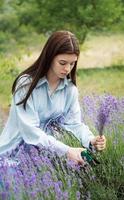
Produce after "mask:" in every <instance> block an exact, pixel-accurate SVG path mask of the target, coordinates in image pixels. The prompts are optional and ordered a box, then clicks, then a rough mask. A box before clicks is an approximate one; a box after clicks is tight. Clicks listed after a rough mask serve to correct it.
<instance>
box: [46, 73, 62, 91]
mask: <svg viewBox="0 0 124 200" xmlns="http://www.w3.org/2000/svg"><path fill="white" fill-rule="evenodd" d="M46 78H47V80H48V83H49V87H50V90H51V91H52V92H54V91H55V90H56V88H57V87H58V85H59V83H60V78H58V77H57V76H54V75H50V74H49V73H48V74H47V76H46Z"/></svg>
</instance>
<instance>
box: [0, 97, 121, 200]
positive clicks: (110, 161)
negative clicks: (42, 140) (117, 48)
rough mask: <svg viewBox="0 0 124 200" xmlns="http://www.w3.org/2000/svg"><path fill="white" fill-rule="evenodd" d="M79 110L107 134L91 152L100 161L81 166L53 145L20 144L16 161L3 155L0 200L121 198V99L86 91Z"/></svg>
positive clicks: (86, 120) (98, 130)
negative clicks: (102, 147) (101, 149)
mask: <svg viewBox="0 0 124 200" xmlns="http://www.w3.org/2000/svg"><path fill="white" fill-rule="evenodd" d="M81 109H82V121H83V122H84V123H86V124H88V125H89V127H90V129H91V130H92V131H93V132H94V133H95V134H97V135H98V134H99V133H103V134H105V135H106V138H107V148H106V150H105V151H104V152H96V153H95V156H96V158H97V159H98V160H99V161H100V164H99V165H97V166H95V167H90V166H89V165H87V168H85V169H84V167H82V166H76V165H75V164H74V163H72V162H70V161H67V159H66V157H64V156H63V157H59V156H58V155H57V154H55V153H53V152H51V150H45V149H44V148H41V149H39V148H35V147H34V146H33V145H32V146H30V147H27V146H26V145H22V146H21V147H20V151H19V152H18V158H19V159H20V160H21V162H20V163H18V162H17V161H16V160H15V162H14V163H10V162H9V164H8V162H7V161H5V160H4V158H2V157H1V165H0V182H1V184H0V199H1V200H17V199H18V200H22V199H23V200H33V199H35V200H55V199H56V200H57V199H59V200H65V199H70V200H75V199H77V200H79V199H81V200H82V199H87V200H90V199H91V200H96V199H99V200H106V199H107V200H109V199H111V200H117V199H119V200H122V199H124V125H123V124H124V98H117V97H115V96H112V95H109V94H104V95H90V96H85V97H83V99H81ZM64 139H65V143H69V144H72V145H73V146H76V145H78V144H79V143H78V142H77V141H76V140H75V139H74V138H70V141H69V137H66V136H65V138H64ZM79 145H80V144H79ZM13 154H14V152H13ZM2 163H3V165H2ZM5 163H6V164H5ZM8 165H9V166H8ZM1 175H2V176H1Z"/></svg>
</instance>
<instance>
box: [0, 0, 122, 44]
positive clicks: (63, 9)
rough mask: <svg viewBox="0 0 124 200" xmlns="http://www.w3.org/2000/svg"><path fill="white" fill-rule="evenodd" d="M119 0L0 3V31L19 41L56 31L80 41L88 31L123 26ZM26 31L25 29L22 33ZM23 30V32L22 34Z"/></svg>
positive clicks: (12, 0)
mask: <svg viewBox="0 0 124 200" xmlns="http://www.w3.org/2000/svg"><path fill="white" fill-rule="evenodd" d="M123 21H124V3H123V1H121V0H109V1H108V0H99V1H97V0H87V1H86V0H84V1H81V0H76V1H75V2H73V0H63V1H61V3H60V1H58V0H52V1H51V0H47V1H45V0H42V1H41V0H27V1H23V0H22V1H21V0H17V1H14V0H10V1H1V3H0V30H1V31H2V32H7V33H9V34H10V33H11V34H13V35H14V37H16V39H19V38H20V37H23V36H22V35H24V34H25V35H27V34H30V33H31V32H32V31H34V32H37V33H45V34H49V33H51V31H55V30H58V29H67V30H70V31H73V32H74V33H76V35H77V36H78V38H79V39H80V42H83V41H84V40H85V38H86V35H87V33H88V31H90V30H104V29H107V30H109V29H110V27H111V26H113V25H114V26H117V25H118V23H119V24H120V26H122V25H123V23H122V22H123ZM26 29H27V30H26ZM23 31H24V32H23Z"/></svg>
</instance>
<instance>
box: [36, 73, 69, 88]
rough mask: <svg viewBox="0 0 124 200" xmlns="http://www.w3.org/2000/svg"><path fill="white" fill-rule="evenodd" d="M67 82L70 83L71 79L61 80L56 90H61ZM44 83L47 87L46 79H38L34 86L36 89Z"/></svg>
mask: <svg viewBox="0 0 124 200" xmlns="http://www.w3.org/2000/svg"><path fill="white" fill-rule="evenodd" d="M69 82H71V79H67V77H65V78H64V79H61V81H60V84H59V86H58V88H57V90H61V89H63V88H64V87H65V86H66V85H68V83H69ZM45 83H47V84H48V85H49V83H48V80H47V78H46V77H45V76H44V77H43V78H41V79H39V81H38V83H37V85H36V88H38V87H40V86H42V85H43V84H45Z"/></svg>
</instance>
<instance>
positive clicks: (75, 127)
mask: <svg viewBox="0 0 124 200" xmlns="http://www.w3.org/2000/svg"><path fill="white" fill-rule="evenodd" d="M30 80H31V79H30V78H29V76H28V75H26V76H24V75H23V76H22V77H21V78H20V80H19V81H18V84H17V87H16V89H18V86H19V85H20V84H21V85H25V84H26V86H25V87H22V88H21V89H18V90H17V92H16V93H15V95H13V98H12V104H11V108H10V112H9V117H8V120H7V123H6V125H5V127H4V129H3V131H2V134H1V136H0V154H4V153H6V152H10V151H11V150H13V149H15V148H16V147H17V146H18V144H19V143H20V142H21V141H22V140H24V141H25V142H26V143H27V144H33V145H38V146H40V145H42V146H45V147H48V148H51V149H53V150H55V151H56V152H58V151H59V152H60V153H61V154H65V153H66V152H67V151H68V149H69V146H68V145H66V144H64V143H62V142H61V141H59V140H57V139H56V138H55V137H53V136H52V135H51V134H50V130H47V128H46V126H47V124H48V122H49V121H50V120H51V119H55V118H57V117H58V116H60V115H63V116H64V118H65V120H64V124H63V125H62V126H63V128H65V129H66V130H68V131H71V132H72V134H74V135H75V136H76V137H77V138H78V140H80V141H81V143H82V145H83V146H85V147H88V146H89V142H90V140H91V139H93V138H94V135H93V134H92V132H91V131H90V130H89V128H88V126H86V125H85V124H84V123H82V122H81V111H80V105H79V101H78V90H77V87H76V86H75V85H74V84H73V83H72V82H71V81H70V80H68V79H67V78H65V79H61V81H60V84H59V85H58V87H57V89H56V90H55V91H54V92H53V93H52V94H50V87H49V83H48V81H47V79H46V78H45V77H43V78H42V79H40V80H39V82H38V83H37V85H36V87H35V88H34V90H33V92H32V95H30V97H29V99H28V101H27V104H26V110H24V108H23V105H22V104H21V105H18V106H17V105H16V103H18V102H20V101H21V99H23V98H24V96H25V94H26V92H27V90H28V87H29V83H30Z"/></svg>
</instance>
